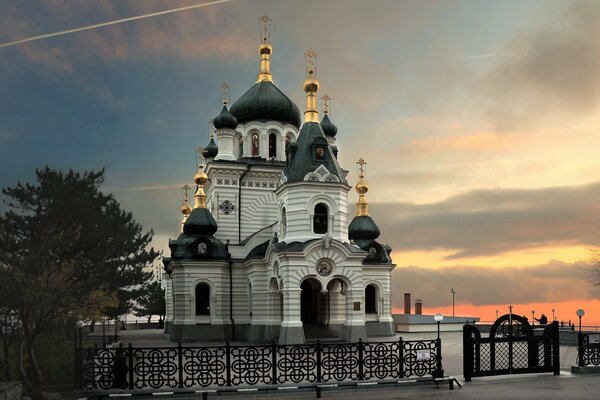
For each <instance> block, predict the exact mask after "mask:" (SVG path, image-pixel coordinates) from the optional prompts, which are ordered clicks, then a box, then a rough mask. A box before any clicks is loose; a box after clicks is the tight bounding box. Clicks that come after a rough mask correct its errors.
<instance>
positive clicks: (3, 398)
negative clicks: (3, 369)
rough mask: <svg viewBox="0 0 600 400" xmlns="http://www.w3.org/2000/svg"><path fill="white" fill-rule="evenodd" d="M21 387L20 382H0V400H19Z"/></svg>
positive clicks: (21, 396)
mask: <svg viewBox="0 0 600 400" xmlns="http://www.w3.org/2000/svg"><path fill="white" fill-rule="evenodd" d="M22 392H23V387H22V386H21V382H19V381H12V382H0V400H21V399H22V398H23V395H22Z"/></svg>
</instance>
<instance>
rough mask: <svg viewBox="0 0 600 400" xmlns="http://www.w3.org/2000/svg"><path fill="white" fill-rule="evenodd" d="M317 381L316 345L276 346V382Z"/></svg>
mask: <svg viewBox="0 0 600 400" xmlns="http://www.w3.org/2000/svg"><path fill="white" fill-rule="evenodd" d="M316 380H317V348H316V345H297V346H278V347H277V382H279V383H286V382H294V383H300V382H315V381H316Z"/></svg>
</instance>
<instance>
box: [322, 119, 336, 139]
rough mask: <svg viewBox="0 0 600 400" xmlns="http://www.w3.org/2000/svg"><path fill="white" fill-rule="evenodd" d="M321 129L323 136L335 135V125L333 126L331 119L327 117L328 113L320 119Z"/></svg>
mask: <svg viewBox="0 0 600 400" xmlns="http://www.w3.org/2000/svg"><path fill="white" fill-rule="evenodd" d="M321 129H323V133H324V134H325V136H330V137H335V135H337V131H338V129H337V126H335V125H334V124H333V123H332V122H331V120H330V119H329V115H328V114H325V116H324V117H323V119H322V120H321Z"/></svg>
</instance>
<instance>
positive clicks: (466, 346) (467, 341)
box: [463, 325, 474, 382]
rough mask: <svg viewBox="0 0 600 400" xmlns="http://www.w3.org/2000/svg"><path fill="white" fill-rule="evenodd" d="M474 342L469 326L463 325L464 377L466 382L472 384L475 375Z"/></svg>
mask: <svg viewBox="0 0 600 400" xmlns="http://www.w3.org/2000/svg"><path fill="white" fill-rule="evenodd" d="M473 357H474V354H473V342H472V337H471V330H470V329H469V325H463V376H464V377H465V382H471V376H472V373H473Z"/></svg>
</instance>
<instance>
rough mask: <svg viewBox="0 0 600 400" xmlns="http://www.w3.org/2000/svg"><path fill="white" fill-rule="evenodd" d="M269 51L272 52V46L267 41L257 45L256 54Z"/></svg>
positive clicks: (268, 52)
mask: <svg viewBox="0 0 600 400" xmlns="http://www.w3.org/2000/svg"><path fill="white" fill-rule="evenodd" d="M271 53H273V46H271V45H270V44H269V43H261V45H260V46H258V54H260V55H263V54H271Z"/></svg>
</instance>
